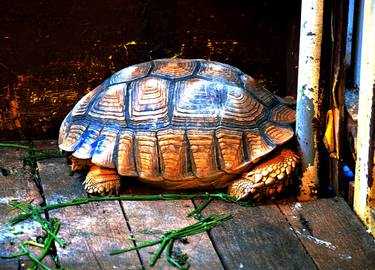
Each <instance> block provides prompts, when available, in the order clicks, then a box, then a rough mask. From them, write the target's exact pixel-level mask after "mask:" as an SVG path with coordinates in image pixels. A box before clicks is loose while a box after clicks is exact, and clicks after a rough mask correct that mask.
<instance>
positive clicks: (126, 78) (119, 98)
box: [59, 59, 295, 189]
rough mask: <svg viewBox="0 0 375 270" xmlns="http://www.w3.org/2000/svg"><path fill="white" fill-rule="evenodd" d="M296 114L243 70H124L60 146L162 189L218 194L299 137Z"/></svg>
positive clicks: (69, 124)
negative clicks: (207, 190) (211, 190)
mask: <svg viewBox="0 0 375 270" xmlns="http://www.w3.org/2000/svg"><path fill="white" fill-rule="evenodd" d="M294 121H295V112H294V110H292V109H290V108H289V107H287V106H286V105H285V104H284V103H283V102H282V101H281V99H280V98H279V97H277V96H275V95H273V94H272V93H270V92H269V91H268V90H266V89H265V88H263V87H261V86H259V85H257V84H256V82H255V81H254V79H253V78H251V77H250V76H249V75H246V74H244V73H243V72H241V71H240V70H239V69H237V68H235V67H232V66H230V65H226V64H222V63H219V62H213V61H206V60H187V59H161V60H154V61H150V62H146V63H141V64H137V65H133V66H130V67H127V68H124V69H122V70H120V71H118V72H117V73H115V74H114V75H112V76H111V77H110V78H108V79H107V80H106V81H104V82H103V83H102V84H101V85H99V86H98V87H96V88H95V89H94V90H92V91H91V92H89V93H88V94H86V95H85V96H84V97H83V98H82V99H81V100H80V101H79V102H78V103H77V104H76V105H75V107H74V108H73V110H72V111H71V112H70V113H69V114H68V115H67V116H66V118H65V120H64V121H63V123H62V125H61V128H60V135H59V147H60V149H62V150H64V151H67V152H71V153H72V155H73V156H74V157H76V158H79V159H91V162H92V163H94V164H96V165H98V166H102V167H107V168H116V169H117V171H118V173H119V174H120V175H122V176H136V177H138V178H139V179H140V180H142V181H144V182H147V183H150V184H154V185H157V186H161V187H164V188H173V189H179V188H200V187H206V188H207V187H210V188H211V187H214V188H219V187H223V186H226V185H228V184H229V180H230V179H233V178H234V177H235V176H237V175H238V174H240V173H242V172H245V171H247V170H248V169H249V167H250V166H252V164H254V163H255V162H257V161H258V160H259V159H260V158H261V157H263V156H265V155H266V154H268V153H269V152H271V151H272V150H274V149H275V148H276V147H277V146H278V145H281V144H283V143H285V142H286V141H288V140H289V139H290V138H291V137H292V136H293V129H292V127H291V125H290V124H291V123H293V122H294Z"/></svg>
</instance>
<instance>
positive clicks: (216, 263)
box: [122, 200, 224, 270]
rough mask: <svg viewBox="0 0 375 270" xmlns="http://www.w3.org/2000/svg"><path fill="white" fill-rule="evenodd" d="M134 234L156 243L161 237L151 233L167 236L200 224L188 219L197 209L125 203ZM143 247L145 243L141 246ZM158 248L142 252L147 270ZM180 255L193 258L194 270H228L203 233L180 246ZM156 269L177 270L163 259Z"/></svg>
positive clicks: (190, 205) (174, 204)
mask: <svg viewBox="0 0 375 270" xmlns="http://www.w3.org/2000/svg"><path fill="white" fill-rule="evenodd" d="M122 204H123V207H124V209H125V213H126V216H127V218H128V220H129V223H130V226H131V230H132V233H133V235H134V236H135V238H138V239H146V240H152V239H156V238H158V237H160V236H161V234H158V235H148V234H144V233H143V232H144V231H147V230H156V231H160V232H166V231H169V230H175V229H179V228H182V227H185V226H188V225H191V224H193V223H194V222H196V220H195V219H194V218H188V217H186V213H188V212H190V211H192V210H193V209H194V205H193V203H192V202H191V201H190V200H183V201H139V202H134V201H131V202H122ZM138 244H142V243H138ZM157 248H158V246H152V247H148V248H145V249H142V250H140V255H141V258H142V261H143V263H144V266H145V268H146V269H150V268H151V267H150V266H149V262H150V260H151V258H152V257H153V255H154V252H155V251H156V249H157ZM174 250H175V251H178V253H186V254H188V255H189V262H190V264H191V267H190V269H215V270H216V269H224V268H223V266H222V264H221V262H220V259H219V257H218V255H217V254H216V252H215V249H214V247H213V245H212V243H211V241H210V239H209V237H208V235H207V233H202V234H198V235H192V236H189V237H188V243H185V244H183V243H176V245H175V247H174ZM152 269H163V270H164V269H176V268H175V267H173V266H171V265H170V264H169V263H168V262H167V260H166V259H165V258H164V256H163V257H161V258H160V259H159V261H158V262H157V264H156V266H155V267H153V268H152Z"/></svg>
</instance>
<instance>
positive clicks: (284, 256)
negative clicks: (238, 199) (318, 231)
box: [205, 201, 316, 270]
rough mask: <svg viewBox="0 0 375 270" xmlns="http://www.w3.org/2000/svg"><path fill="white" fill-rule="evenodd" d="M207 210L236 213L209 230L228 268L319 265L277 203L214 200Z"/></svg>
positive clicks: (288, 267)
mask: <svg viewBox="0 0 375 270" xmlns="http://www.w3.org/2000/svg"><path fill="white" fill-rule="evenodd" d="M205 211H207V212H223V213H226V214H231V215H233V219H232V220H230V221H227V222H226V223H224V224H223V226H220V227H217V228H214V229H212V231H211V232H210V236H211V239H212V241H213V243H214V244H215V247H216V250H217V252H218V253H219V255H220V257H221V260H222V262H223V264H224V266H225V269H262V270H263V269H316V267H315V265H314V263H313V261H312V260H311V258H310V256H309V255H308V254H307V253H306V251H305V250H304V248H303V246H302V245H301V243H300V241H299V240H298V238H297V237H296V236H295V234H294V233H293V231H292V230H291V228H290V226H289V224H288V222H287V221H286V220H285V217H284V215H283V214H282V213H281V212H280V210H279V209H278V207H277V206H276V205H274V204H270V205H260V206H257V207H241V206H238V205H235V204H229V203H225V202H216V201H214V202H213V203H212V204H210V205H209V206H208V207H207V209H206V210H205Z"/></svg>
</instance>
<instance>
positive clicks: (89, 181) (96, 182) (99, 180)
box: [83, 165, 120, 195]
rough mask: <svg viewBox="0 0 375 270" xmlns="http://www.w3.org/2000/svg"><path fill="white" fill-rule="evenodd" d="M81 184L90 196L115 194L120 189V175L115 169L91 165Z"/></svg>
mask: <svg viewBox="0 0 375 270" xmlns="http://www.w3.org/2000/svg"><path fill="white" fill-rule="evenodd" d="M83 184H84V187H85V190H86V191H87V192H88V193H90V194H100V195H103V194H105V193H109V194H112V193H113V192H116V193H117V192H118V191H119V189H120V175H119V174H118V173H117V171H116V169H108V168H101V167H99V166H96V165H92V166H91V167H90V171H89V172H88V173H87V176H86V179H85V181H84V182H83Z"/></svg>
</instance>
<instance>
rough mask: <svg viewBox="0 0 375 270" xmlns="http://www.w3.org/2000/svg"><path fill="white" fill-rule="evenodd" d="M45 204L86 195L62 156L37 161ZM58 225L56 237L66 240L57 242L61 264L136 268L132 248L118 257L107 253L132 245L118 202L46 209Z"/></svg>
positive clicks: (138, 267) (81, 266)
mask: <svg viewBox="0 0 375 270" xmlns="http://www.w3.org/2000/svg"><path fill="white" fill-rule="evenodd" d="M38 168H39V172H40V176H41V180H42V185H43V190H44V195H45V198H46V201H47V204H50V203H57V202H59V201H61V200H69V199H74V198H77V197H82V196H86V194H85V192H84V191H83V188H82V185H81V182H80V181H79V180H78V179H76V178H77V177H72V176H69V174H68V171H69V170H68V166H67V164H66V162H65V161H64V160H62V159H49V160H45V161H42V162H39V163H38ZM49 214H50V216H51V217H55V218H58V219H59V220H60V221H61V223H62V225H61V231H60V233H59V235H60V237H61V238H62V239H63V240H65V241H66V242H68V243H69V245H68V246H67V247H66V248H65V249H63V248H60V247H59V246H58V245H57V251H58V256H59V258H60V262H61V265H62V266H63V267H66V268H69V269H70V268H72V269H115V268H116V269H140V268H142V266H141V263H140V261H139V258H138V255H137V253H136V252H135V251H133V252H129V253H127V254H126V255H123V256H121V257H119V256H110V255H109V252H110V251H111V250H112V249H115V248H118V247H119V246H121V247H125V248H127V247H132V246H133V243H132V242H131V241H129V240H127V238H129V237H130V234H129V230H128V226H127V223H126V220H125V218H124V216H123V213H122V210H121V207H120V204H119V202H101V203H90V204H87V205H82V206H77V207H68V208H64V209H58V210H54V211H50V212H49Z"/></svg>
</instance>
